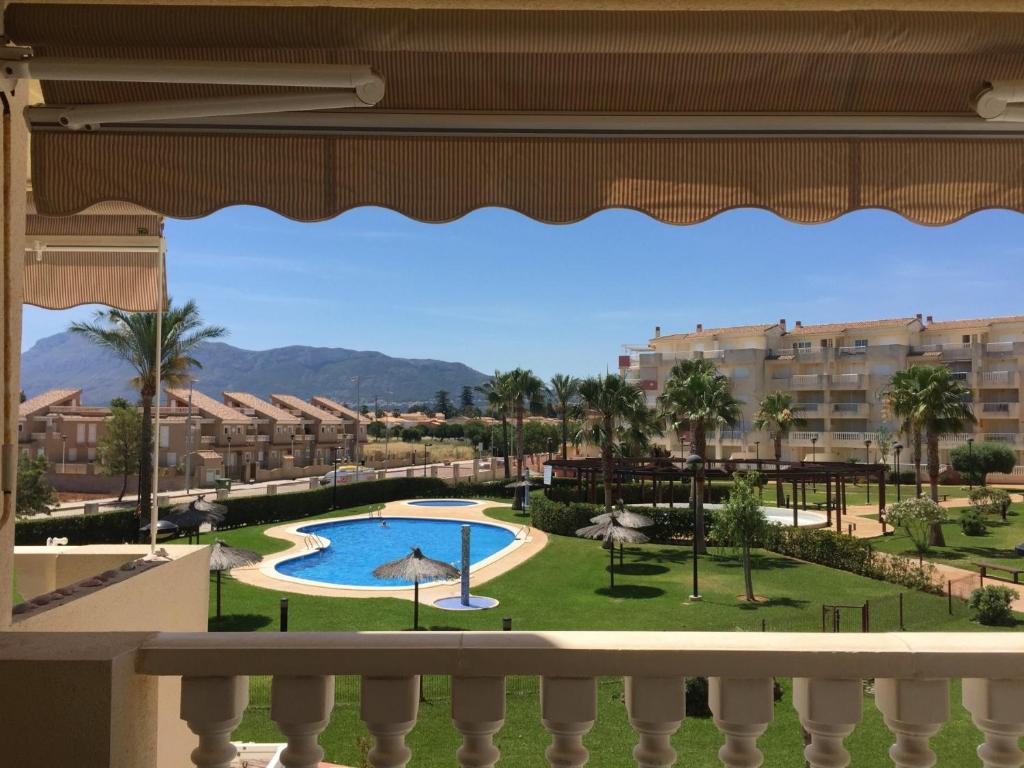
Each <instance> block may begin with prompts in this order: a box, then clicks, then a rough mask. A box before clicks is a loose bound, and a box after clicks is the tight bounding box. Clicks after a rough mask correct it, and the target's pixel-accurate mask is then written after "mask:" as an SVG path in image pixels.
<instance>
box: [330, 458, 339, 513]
mask: <svg viewBox="0 0 1024 768" xmlns="http://www.w3.org/2000/svg"><path fill="white" fill-rule="evenodd" d="M333 479H334V483H333V484H332V485H331V509H337V508H338V446H335V447H334V478H333Z"/></svg>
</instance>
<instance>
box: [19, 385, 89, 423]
mask: <svg viewBox="0 0 1024 768" xmlns="http://www.w3.org/2000/svg"><path fill="white" fill-rule="evenodd" d="M81 394H82V390H80V389H51V390H48V391H46V392H43V393H42V394H39V395H36V396H35V397H32V398H29V399H28V400H26V401H25V402H24V403H20V404H19V405H18V417H19V418H25V417H26V416H31V415H32V414H33V413H36V412H38V411H41V410H43V409H45V408H49V407H50V406H51V405H57V404H58V403H59V402H60V401H61V400H67V399H68V398H70V397H74V396H75V395H81Z"/></svg>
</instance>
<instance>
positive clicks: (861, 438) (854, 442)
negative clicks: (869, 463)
mask: <svg viewBox="0 0 1024 768" xmlns="http://www.w3.org/2000/svg"><path fill="white" fill-rule="evenodd" d="M829 437H830V438H831V440H832V445H834V446H837V447H839V446H846V447H854V446H859V447H863V446H864V442H865V441H866V440H871V441H872V442H874V441H875V439H876V435H875V433H874V432H864V431H845V430H843V431H833V432H832V433H831V434H830V435H829Z"/></svg>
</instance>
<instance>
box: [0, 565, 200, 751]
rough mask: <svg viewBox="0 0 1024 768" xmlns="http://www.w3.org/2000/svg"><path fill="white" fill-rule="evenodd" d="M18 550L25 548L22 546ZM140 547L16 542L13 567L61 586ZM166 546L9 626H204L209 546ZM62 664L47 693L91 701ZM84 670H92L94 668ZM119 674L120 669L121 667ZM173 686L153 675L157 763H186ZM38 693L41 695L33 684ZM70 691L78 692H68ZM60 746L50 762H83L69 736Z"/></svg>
mask: <svg viewBox="0 0 1024 768" xmlns="http://www.w3.org/2000/svg"><path fill="white" fill-rule="evenodd" d="M23 549H24V550H28V551H25V552H22V550H23ZM46 550H49V551H50V552H49V557H50V559H51V561H52V562H53V563H54V565H53V566H52V567H50V568H44V567H43V563H44V559H43V558H44V557H45V556H46V554H47V553H46ZM54 550H57V551H54ZM76 550H77V551H76ZM148 551H149V550H148V547H146V546H138V545H96V546H92V547H59V548H58V547H52V548H47V547H25V548H20V547H19V548H17V550H16V555H15V567H16V568H18V567H19V565H20V564H21V563H25V564H26V572H28V569H29V566H31V569H32V570H33V571H35V572H40V571H49V572H52V573H53V578H54V579H55V581H56V582H62V581H63V584H61V583H56V584H55V586H63V585H66V584H69V583H71V582H73V581H76V580H78V579H79V578H82V577H84V576H92V575H95V574H97V573H101V572H102V571H104V570H107V569H109V568H112V567H117V566H118V565H120V564H121V563H124V562H127V561H129V560H133V559H135V558H136V557H140V556H141V555H143V554H145V553H146V552H148ZM169 551H170V552H171V554H172V555H173V556H174V557H175V559H174V560H172V561H171V562H168V563H164V564H162V565H160V566H158V567H156V568H152V569H150V570H148V571H145V572H142V573H138V574H136V575H134V576H132V577H131V578H129V579H126V580H124V581H120V582H116V583H113V584H110V585H108V586H106V587H104V588H103V589H98V590H96V591H94V592H91V593H90V594H88V595H84V596H82V597H80V598H78V599H76V600H72V601H70V602H68V603H64V604H60V605H58V606H56V607H54V608H50V609H49V610H45V611H40V612H38V613H34V612H33V613H28V614H21V615H19V616H16V617H15V622H14V625H13V627H12V629H13V630H15V631H19V632H61V633H63V632H146V631H165V632H205V631H206V625H207V617H208V614H209V547H206V546H175V547H171V548H169ZM75 574H80V575H75ZM35 578H39V577H35ZM21 579H22V576H21V573H20V570H19V586H20V585H21V584H22V581H21ZM65 579H66V581H65ZM69 669H70V671H69V672H68V674H69V675H71V676H70V677H69V676H65V677H64V678H63V680H64V683H63V684H62V685H60V684H55V687H54V688H53V690H52V691H51V693H50V695H52V696H55V697H63V698H68V696H69V694H68V693H67V692H68V691H72V692H79V693H80V694H81V697H82V698H83V700H91V694H92V692H93V687H94V683H92V682H89V681H88V680H85V681H83V682H82V683H81V684H78V683H76V682H75V679H74V676H73V674H72V673H73V670H74V666H72V667H70V668H69ZM83 673H84V671H83ZM89 674H95V670H92V671H90V672H89ZM119 674H126V673H124V672H123V671H122V672H120V673H119ZM90 679H91V678H90ZM58 680H59V678H58ZM136 682H137V683H138V682H139V681H136ZM144 682H145V681H142V682H141V683H140V685H142V683H144ZM4 687H7V686H6V685H5V686H4ZM34 687H36V688H38V686H34ZM97 690H98V689H97ZM126 690H129V691H131V692H132V693H131V695H140V696H141V695H148V694H145V693H144V691H145V685H142V687H141V688H140V687H139V686H137V685H136V684H135V683H131V684H130V685H128V688H127V689H126ZM139 691H143V692H142V693H140V692H139ZM180 692H181V684H180V681H179V680H178V679H176V678H161V679H160V680H159V682H158V683H157V685H156V687H155V695H156V697H157V701H158V707H157V714H156V717H155V722H154V723H152V730H151V731H150V732H149V733H150V734H152V733H153V732H155V734H156V743H157V748H158V754H159V759H158V760H157V762H156V765H157V766H158V768H172V767H173V768H178V766H182V765H188V764H189V762H188V753H189V751H190V750H191V749H192V747H193V746H194V745H195V737H194V736H192V735H191V733H190V732H189V731H188V728H187V727H186V726H185V724H184V723H183V722H182V721H181V719H180V718H179V716H178V710H179V701H180ZM39 695H40V696H44V695H46V694H45V693H44V692H43V691H42V690H41V689H40V693H39ZM0 698H2V697H0ZM72 698H78V696H75V695H73V694H72ZM90 706H92V705H90ZM87 709H88V708H86V709H85V710H83V712H85V711H87ZM112 733H113V736H112V738H119V737H118V736H117V731H116V730H115V731H113V732H112ZM144 737H145V734H142V735H140V734H139V733H138V732H136V731H135V730H133V731H132V736H131V738H133V739H140V738H144ZM150 738H151V735H150ZM68 750H69V751H68V753H67V762H66V763H65V762H60V763H54V764H55V765H57V764H59V765H65V764H66V765H86V764H87V763H81V762H79V761H78V760H77V759H76V753H75V747H74V744H73V743H69V744H68Z"/></svg>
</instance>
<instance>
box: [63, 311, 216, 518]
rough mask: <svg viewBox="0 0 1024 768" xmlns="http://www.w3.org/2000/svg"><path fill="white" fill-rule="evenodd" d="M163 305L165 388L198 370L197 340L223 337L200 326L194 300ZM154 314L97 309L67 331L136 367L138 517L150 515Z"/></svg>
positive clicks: (162, 376) (205, 326) (206, 327)
mask: <svg viewBox="0 0 1024 768" xmlns="http://www.w3.org/2000/svg"><path fill="white" fill-rule="evenodd" d="M167 304H168V309H167V311H166V312H164V314H163V320H162V323H161V336H162V340H161V349H162V354H161V358H162V359H161V364H160V367H161V379H162V380H163V381H164V382H165V383H166V384H167V385H168V386H177V385H180V384H183V383H185V382H187V381H188V379H189V370H190V369H192V368H202V365H200V363H199V361H198V360H196V359H195V358H194V357H192V353H194V352H195V350H196V347H198V346H199V345H200V344H201V343H202V342H204V341H208V340H210V339H219V338H221V337H223V336H226V335H227V333H228V332H227V329H226V328H224V327H222V326H219V325H204V324H203V320H202V317H200V315H199V308H198V307H197V306H196V303H195V302H194V301H191V300H190V301H188V302H186V303H185V304H183V305H181V306H180V307H175V306H174V305H173V304H172V303H171V300H170V298H168V302H167ZM156 327H157V316H156V313H155V312H123V311H121V310H119V309H102V310H99V311H98V312H96V314H95V315H94V318H93V322H85V323H72V324H71V327H70V329H69V330H70V331H71V332H72V333H77V334H80V335H82V336H84V337H85V338H87V339H89V340H90V341H92V342H93V343H94V344H96V345H98V346H100V347H103V348H104V349H107V350H109V351H111V352H113V353H114V354H115V355H116V356H117V357H120V358H121V359H123V360H125V361H127V362H128V363H130V364H131V366H132V367H133V368H134V369H135V374H136V375H135V376H134V377H133V378H132V380H131V384H132V386H133V387H135V388H136V389H137V390H138V391H139V396H140V399H141V400H142V438H141V444H142V451H141V454H142V456H141V461H140V467H139V504H140V507H141V514H142V519H143V520H147V519H149V513H150V509H151V506H150V505H151V503H152V499H151V498H150V497H151V495H152V481H153V465H152V463H151V462H152V459H153V454H152V445H153V422H152V415H153V398H154V397H155V396H158V395H159V393H158V392H157V390H156V386H157V385H156V341H157V335H156V334H157V330H156Z"/></svg>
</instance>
